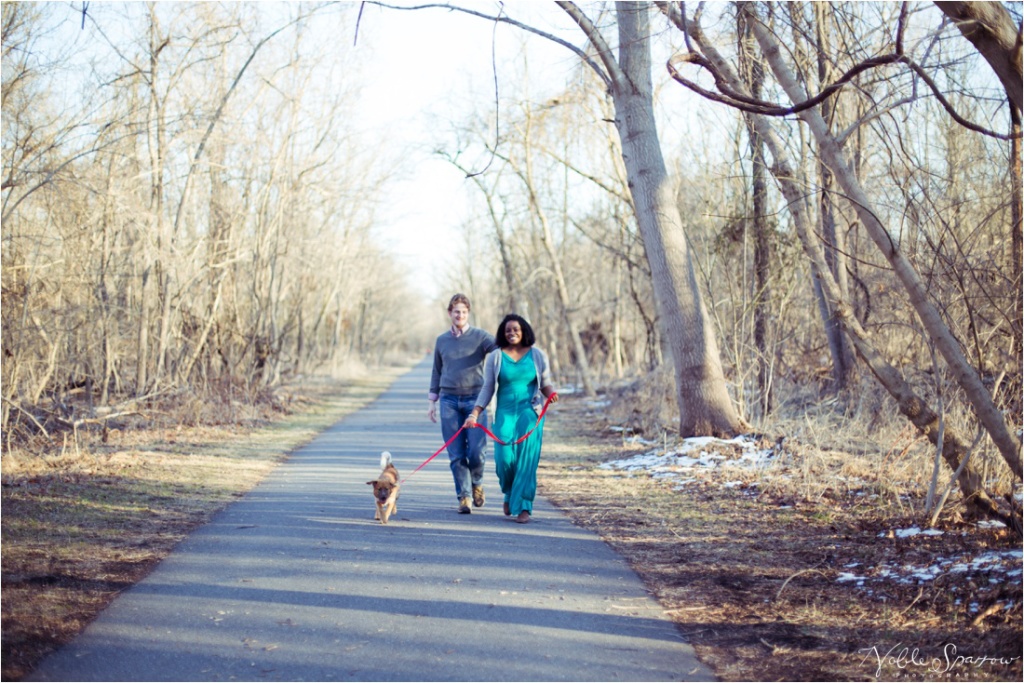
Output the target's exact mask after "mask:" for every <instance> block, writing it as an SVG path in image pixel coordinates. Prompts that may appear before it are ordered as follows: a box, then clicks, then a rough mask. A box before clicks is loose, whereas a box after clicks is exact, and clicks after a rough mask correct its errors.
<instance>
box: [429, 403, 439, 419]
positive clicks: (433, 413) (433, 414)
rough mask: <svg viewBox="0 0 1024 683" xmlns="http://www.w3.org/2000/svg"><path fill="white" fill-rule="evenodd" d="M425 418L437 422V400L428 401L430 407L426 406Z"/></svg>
mask: <svg viewBox="0 0 1024 683" xmlns="http://www.w3.org/2000/svg"><path fill="white" fill-rule="evenodd" d="M427 418H428V419H429V420H430V421H431V422H437V401H431V402H430V407H429V408H427Z"/></svg>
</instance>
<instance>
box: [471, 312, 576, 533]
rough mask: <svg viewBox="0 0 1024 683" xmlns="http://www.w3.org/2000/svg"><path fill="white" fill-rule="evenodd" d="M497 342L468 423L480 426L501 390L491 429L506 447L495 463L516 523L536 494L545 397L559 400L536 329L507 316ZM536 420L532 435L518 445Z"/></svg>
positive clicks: (498, 448) (524, 518) (526, 517)
mask: <svg viewBox="0 0 1024 683" xmlns="http://www.w3.org/2000/svg"><path fill="white" fill-rule="evenodd" d="M495 341H496V342H497V344H498V348H497V349H495V350H494V351H491V352H490V353H489V354H488V355H487V359H486V360H485V361H484V385H483V388H482V389H480V395H479V396H477V398H476V405H475V406H474V407H473V410H472V411H470V414H469V417H467V418H466V422H465V424H464V426H465V427H475V426H476V421H477V418H478V417H480V414H481V413H482V412H483V411H484V409H485V408H486V407H487V404H489V403H490V402H491V398H492V397H493V396H494V394H495V392H497V396H498V404H497V409H496V411H495V415H494V425H493V430H494V435H495V436H496V437H497V438H498V439H500V440H501V441H503V442H505V445H502V444H500V443H497V442H495V444H494V466H495V469H496V470H497V473H498V483H499V484H500V485H501V492H502V493H503V494H505V506H504V511H505V514H506V515H515V517H516V519H515V521H517V522H519V523H520V524H526V523H527V522H529V521H530V513H531V512H532V511H533V498H534V496H535V495H536V493H537V464H538V463H539V462H540V448H541V443H542V441H543V432H544V423H543V422H541V423H540V424H537V416H538V415H539V414H540V412H541V410H542V407H543V404H544V400H545V399H550V400H551V402H552V403H555V402H557V401H558V394H556V393H555V389H554V387H552V386H551V378H550V376H549V372H548V359H547V356H545V355H544V352H543V351H541V350H540V349H538V348H534V346H533V345H534V343H535V341H536V337H535V336H534V334H533V328H531V327H530V324H529V323H528V322H526V320H524V319H523V318H522V316H519V315H516V314H515V313H510V314H508V315H506V316H505V318H504V320H502V321H501V324H500V325H498V333H497V334H496V335H495ZM535 424H536V429H535V430H534V432H533V433H532V434H530V436H529V437H527V438H526V439H525V440H524V441H523V442H522V443H518V444H517V443H515V442H516V440H518V439H519V438H520V437H521V436H523V435H524V434H526V433H527V432H529V431H530V430H531V429H533V428H534V425H535Z"/></svg>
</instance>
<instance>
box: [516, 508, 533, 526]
mask: <svg viewBox="0 0 1024 683" xmlns="http://www.w3.org/2000/svg"><path fill="white" fill-rule="evenodd" d="M529 522H530V513H529V512H527V511H526V510H523V511H522V512H520V513H519V516H518V517H516V524H528V523H529Z"/></svg>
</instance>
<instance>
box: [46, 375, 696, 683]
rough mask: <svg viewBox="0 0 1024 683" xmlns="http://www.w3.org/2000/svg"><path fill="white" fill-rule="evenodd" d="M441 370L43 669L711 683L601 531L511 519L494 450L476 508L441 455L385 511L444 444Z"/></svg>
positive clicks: (347, 432)
mask: <svg viewBox="0 0 1024 683" xmlns="http://www.w3.org/2000/svg"><path fill="white" fill-rule="evenodd" d="M428 378H429V365H428V364H427V363H426V362H424V363H421V364H420V365H418V366H417V367H416V368H414V369H413V370H412V371H411V372H410V373H408V374H406V375H404V376H403V377H401V378H399V379H398V380H397V381H396V382H395V384H394V385H393V386H392V387H391V388H390V389H389V390H388V391H387V392H386V393H385V394H383V395H382V396H381V397H380V398H379V399H378V400H377V401H375V402H374V403H372V404H371V405H369V406H367V407H366V408H364V409H363V410H361V411H359V412H358V413H355V414H353V415H350V416H349V417H347V418H345V419H344V420H342V421H341V422H340V423H338V424H337V425H335V426H334V427H331V428H330V429H328V430H327V431H325V432H324V433H322V434H321V435H320V436H319V437H318V438H317V439H316V440H315V441H313V442H312V443H310V444H309V445H308V446H306V447H304V448H302V449H300V450H298V451H296V452H295V453H294V455H293V456H292V457H291V458H290V459H289V460H288V461H287V462H286V463H285V464H283V465H281V466H280V467H278V468H277V469H276V470H275V471H274V472H273V473H272V474H271V475H270V477H268V478H267V479H266V480H265V481H264V483H263V484H261V485H260V486H259V487H257V488H256V489H255V490H253V491H252V492H251V493H250V494H249V495H247V496H246V497H245V498H243V499H241V500H239V501H238V502H236V503H234V504H232V505H231V506H230V507H229V508H227V509H226V510H224V511H223V512H222V513H220V514H219V515H218V516H216V517H215V518H214V519H213V521H211V522H210V523H209V524H207V525H206V526H204V527H203V528H201V529H199V530H198V531H196V532H195V533H193V534H192V535H191V536H189V537H188V538H187V539H186V540H185V541H184V542H182V543H181V545H180V546H179V547H178V548H177V549H176V550H175V551H174V552H173V553H172V554H171V555H170V556H169V557H167V559H165V560H164V561H163V562H162V563H161V564H160V565H159V566H158V567H157V568H156V569H155V570H154V571H153V572H152V573H151V574H150V575H149V576H148V577H147V578H146V579H145V580H144V581H142V582H141V583H139V584H138V585H136V586H135V587H134V588H132V589H131V590H129V591H127V592H125V593H124V594H123V595H121V596H120V597H119V598H118V599H117V600H115V601H114V603H113V604H111V606H110V607H109V608H108V609H107V610H106V611H104V612H103V614H102V615H100V617H99V618H98V619H97V620H96V621H94V622H93V623H92V624H91V625H90V626H89V627H88V628H87V629H86V631H85V632H84V633H83V634H82V635H81V636H80V637H79V638H78V639H77V640H76V641H75V642H73V643H72V644H71V645H69V646H68V647H66V648H64V649H63V650H61V651H60V652H57V653H55V654H54V655H53V656H51V657H50V658H49V659H47V660H46V661H44V662H43V664H42V665H41V666H40V667H39V668H38V669H37V670H36V671H35V672H34V674H33V676H32V679H33V680H75V681H100V680H102V681H121V680H134V681H157V680H175V681H187V680H204V681H222V680H248V681H262V680H284V681H303V680H306V681H309V680H315V681H338V680H360V681H361V680H374V681H535V680H542V681H560V680H567V681H579V680H583V681H614V680H627V681H641V680H709V679H710V678H711V674H710V672H709V671H708V670H707V669H706V668H705V667H703V666H702V665H701V664H699V663H698V662H697V661H696V659H695V658H694V656H693V651H692V649H691V648H690V647H689V646H688V645H686V644H685V643H683V641H682V640H681V638H680V635H679V633H678V631H677V630H676V628H675V626H674V625H673V624H672V623H671V622H670V621H668V620H666V619H665V618H664V616H663V614H662V611H661V608H660V607H659V605H658V604H657V603H656V602H655V601H653V600H652V599H651V598H649V597H648V596H647V594H646V593H645V592H644V589H643V586H642V584H641V583H640V581H639V579H638V578H637V576H636V575H635V574H634V573H633V572H632V570H631V569H630V568H629V566H628V565H627V564H626V563H625V561H623V560H622V559H621V558H620V557H619V556H617V555H616V554H615V553H613V552H612V551H611V550H610V549H609V548H608V547H607V546H606V545H605V544H604V543H603V542H602V541H601V540H600V539H599V538H598V537H597V536H595V535H594V534H592V533H590V532H588V531H584V530H582V529H579V528H577V527H575V526H573V525H572V523H570V522H569V520H568V519H567V518H566V517H565V516H564V515H563V514H562V513H560V512H559V511H557V509H555V508H553V507H552V506H551V505H550V504H548V503H547V501H544V500H538V501H537V503H536V507H535V511H534V522H533V523H531V524H527V525H519V524H515V523H512V522H511V521H510V520H509V519H508V518H506V517H505V516H504V515H502V513H501V498H500V495H501V494H500V492H499V491H498V488H497V483H496V478H495V476H494V468H493V464H492V462H491V461H490V459H489V460H488V472H487V478H486V479H485V487H486V489H487V492H488V494H489V495H490V499H489V501H488V503H487V505H486V507H484V508H482V509H479V510H474V513H473V514H472V515H459V514H457V513H456V511H455V510H456V507H455V502H456V501H455V494H454V487H453V484H452V480H451V474H450V471H449V469H448V463H447V457H446V455H445V454H441V455H440V456H438V457H437V459H435V460H434V461H433V462H431V463H430V464H429V465H427V466H426V467H425V468H424V469H422V470H420V471H419V472H418V473H417V474H416V475H415V476H414V477H412V478H411V479H410V480H409V481H408V482H406V484H405V487H404V489H403V492H402V497H401V500H400V504H399V514H398V517H397V519H396V518H392V521H391V523H390V524H389V525H388V526H381V525H380V524H378V523H377V522H374V521H373V501H372V498H371V495H370V487H368V486H366V484H365V483H364V482H366V481H367V480H368V479H372V478H375V477H376V476H377V473H378V464H379V457H380V452H381V451H382V450H389V451H391V453H392V455H393V456H394V459H395V463H396V465H397V466H398V468H399V471H400V472H401V473H402V475H403V476H405V475H406V474H409V473H411V472H412V470H413V469H415V467H416V466H417V465H419V464H420V463H421V462H422V461H423V460H424V459H425V458H426V457H427V456H428V455H430V454H431V453H433V452H434V450H435V449H436V448H438V447H440V445H441V443H442V440H441V438H440V429H439V428H438V426H437V425H434V424H433V423H431V422H429V421H428V420H427V419H426V400H425V398H424V397H425V396H426V387H427V384H428ZM552 418H554V419H557V407H556V409H555V410H553V411H552V413H551V417H549V419H552ZM488 451H489V453H490V451H491V448H490V447H489V448H488Z"/></svg>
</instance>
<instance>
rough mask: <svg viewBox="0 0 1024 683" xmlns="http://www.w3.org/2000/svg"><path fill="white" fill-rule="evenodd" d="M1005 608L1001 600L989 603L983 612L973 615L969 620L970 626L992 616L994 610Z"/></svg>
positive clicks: (977, 624)
mask: <svg viewBox="0 0 1024 683" xmlns="http://www.w3.org/2000/svg"><path fill="white" fill-rule="evenodd" d="M1005 608H1006V605H1005V604H1004V603H1002V602H995V603H992V604H991V605H989V606H988V607H987V608H986V609H985V611H984V612H982V613H981V614H979V615H978V616H976V617H974V619H973V620H972V621H971V626H979V625H980V624H981V622H983V621H985V619H987V618H988V617H990V616H992V615H993V614H995V613H996V612H1000V611H1002V610H1003V609H1005Z"/></svg>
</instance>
